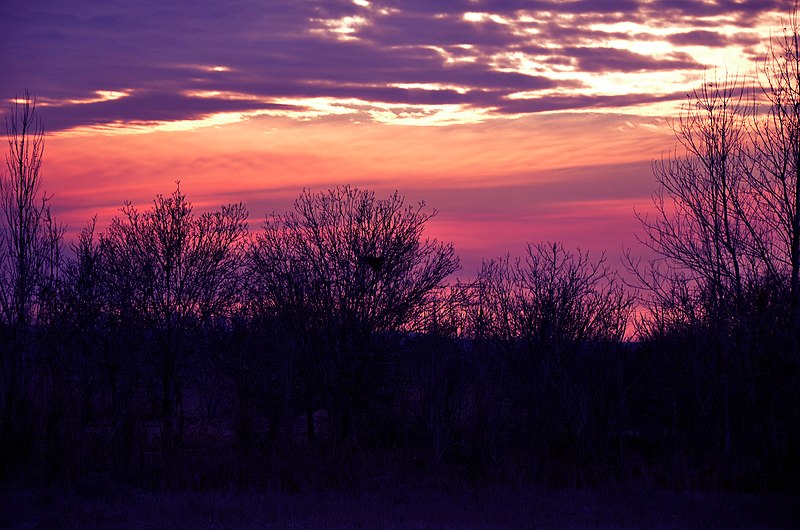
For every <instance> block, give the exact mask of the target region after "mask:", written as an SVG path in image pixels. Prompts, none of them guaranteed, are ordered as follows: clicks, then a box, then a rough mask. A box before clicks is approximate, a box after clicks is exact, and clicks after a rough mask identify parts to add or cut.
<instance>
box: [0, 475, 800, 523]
mask: <svg viewBox="0 0 800 530" xmlns="http://www.w3.org/2000/svg"><path fill="white" fill-rule="evenodd" d="M798 526H800V497H797V496H785V495H777V496H764V495H742V494H737V495H734V494H722V493H698V492H692V493H673V492H663V491H646V490H637V491H615V492H599V491H545V490H539V489H518V490H508V489H482V490H470V491H463V492H459V493H453V492H450V493H444V492H435V493H422V492H418V491H414V490H404V491H402V492H398V491H379V492H376V491H366V490H365V491H362V492H347V493H337V492H327V493H320V494H284V493H267V494H255V493H248V494H242V493H235V492H220V493H173V494H170V493H153V492H143V491H141V490H134V489H124V488H117V487H104V486H102V485H100V484H83V485H81V486H79V487H76V488H73V489H72V490H71V491H63V490H55V489H52V488H22V489H14V490H10V489H8V488H5V489H3V490H2V492H0V527H2V528H31V529H33V528H66V529H69V528H170V529H177V528H198V529H203V528H304V529H306V528H307V529H317V528H341V529H345V528H347V529H351V528H353V529H354V528H369V529H372V528H383V529H456V528H497V529H499V528H703V529H711V528H797V527H798Z"/></svg>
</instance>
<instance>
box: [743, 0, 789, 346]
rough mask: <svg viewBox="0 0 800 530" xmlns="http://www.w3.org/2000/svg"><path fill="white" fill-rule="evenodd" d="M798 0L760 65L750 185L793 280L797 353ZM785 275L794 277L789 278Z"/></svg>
mask: <svg viewBox="0 0 800 530" xmlns="http://www.w3.org/2000/svg"><path fill="white" fill-rule="evenodd" d="M798 16H799V15H798V2H795V4H794V9H793V10H792V12H791V13H790V14H789V16H788V20H787V21H786V23H785V27H784V29H783V33H782V34H780V35H778V36H775V37H773V38H772V39H771V42H770V49H769V52H768V54H767V57H766V59H765V61H764V64H763V67H762V68H761V69H760V74H761V76H760V81H761V83H760V90H759V91H757V93H756V105H755V108H756V109H762V108H765V112H762V113H761V114H760V115H756V116H755V119H754V120H753V128H752V131H753V135H752V136H753V145H754V146H755V149H754V153H753V155H754V156H753V162H754V164H753V165H754V167H753V171H751V172H750V173H749V176H750V180H749V184H750V186H751V188H752V190H753V195H754V197H755V199H756V202H757V204H758V210H757V212H758V213H759V217H758V219H759V221H760V223H761V226H762V227H763V230H762V232H761V233H762V234H763V237H762V239H763V240H764V243H763V247H764V257H765V260H766V261H767V263H768V264H769V265H770V272H771V273H772V276H773V277H777V278H778V279H779V281H778V282H776V285H787V287H788V293H787V294H788V296H789V301H790V325H789V327H790V329H791V336H792V337H793V340H792V342H793V350H794V354H795V355H797V354H798V351H797V350H798V337H797V336H798V330H800V18H798ZM783 278H786V279H788V281H786V282H785V281H783Z"/></svg>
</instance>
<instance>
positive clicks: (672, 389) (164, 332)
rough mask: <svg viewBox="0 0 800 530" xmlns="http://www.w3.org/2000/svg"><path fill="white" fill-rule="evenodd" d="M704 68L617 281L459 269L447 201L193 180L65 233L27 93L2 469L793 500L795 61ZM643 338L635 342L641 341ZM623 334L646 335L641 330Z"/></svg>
mask: <svg viewBox="0 0 800 530" xmlns="http://www.w3.org/2000/svg"><path fill="white" fill-rule="evenodd" d="M790 29H791V31H789V32H788V33H787V34H786V35H784V37H783V38H782V39H778V40H776V41H775V43H774V46H773V49H772V53H771V55H770V56H769V57H768V59H767V61H766V62H765V66H764V69H763V72H762V74H763V75H762V84H761V86H760V88H759V90H757V91H755V92H753V94H755V97H754V98H753V99H752V101H751V100H750V97H749V94H751V93H750V92H748V91H746V90H745V89H744V88H743V87H741V86H740V84H739V83H738V81H736V80H730V79H723V80H722V81H721V82H720V80H716V79H715V80H713V81H711V82H708V83H706V84H704V86H703V87H702V88H701V89H699V90H698V91H696V92H694V93H693V94H692V95H691V96H690V97H689V100H688V103H687V106H686V108H685V113H684V114H683V115H682V116H681V118H680V119H679V120H677V121H676V122H675V123H674V130H675V133H676V137H677V140H678V148H677V149H676V150H675V152H674V154H672V155H669V156H665V157H664V158H663V159H662V160H660V161H658V162H656V163H655V164H654V172H655V175H656V178H657V181H658V185H659V187H658V190H657V192H656V194H655V195H654V205H655V212H656V214H655V215H651V216H641V217H640V218H641V221H642V228H643V230H642V233H641V241H642V243H643V244H644V245H645V246H646V247H649V249H650V250H651V251H653V253H654V255H655V256H656V258H655V259H653V260H652V261H637V260H635V259H634V258H633V257H632V256H633V253H631V254H630V257H629V259H628V260H627V264H626V265H627V268H628V271H627V273H626V276H625V277H626V278H633V280H630V279H629V280H627V282H623V281H622V279H621V276H620V275H618V274H617V273H616V272H615V271H613V270H612V269H610V268H609V267H608V265H607V264H606V262H605V259H604V258H603V257H602V256H601V257H592V256H589V255H588V254H587V253H584V252H581V251H579V250H578V251H572V250H569V249H566V248H564V247H563V246H562V245H561V244H558V243H540V244H529V245H528V246H527V249H526V252H525V254H524V255H523V256H522V257H520V258H512V257H510V256H506V257H501V258H496V259H492V260H487V261H485V262H484V264H483V266H482V267H481V269H480V270H479V271H478V273H477V275H475V277H474V279H472V280H470V281H467V282H465V281H454V280H452V278H453V274H454V273H455V272H457V271H458V270H459V261H458V258H457V256H456V253H455V250H454V248H453V246H452V245H451V244H447V243H442V242H439V241H436V240H434V239H429V238H426V237H425V235H424V229H425V225H426V223H427V222H428V221H429V220H430V218H431V217H432V216H433V215H435V213H436V212H435V210H430V209H428V208H427V207H426V206H425V205H424V204H416V205H408V204H406V203H405V201H404V199H403V197H402V196H400V195H399V194H397V193H394V194H392V195H390V196H388V197H386V198H378V197H376V196H375V195H374V193H372V192H369V191H365V190H358V189H355V188H351V187H347V186H344V187H338V188H335V189H332V190H329V191H326V192H321V193H312V192H310V191H304V192H303V193H302V194H301V195H300V197H299V198H298V199H297V201H295V204H294V208H293V209H292V210H291V211H289V212H287V213H282V214H281V213H277V214H271V215H268V216H267V217H266V219H265V221H264V223H263V224H262V226H261V227H260V228H259V229H256V230H251V229H250V228H249V224H248V212H247V211H246V209H245V207H244V205H242V204H229V205H226V206H222V207H221V208H220V209H218V210H216V211H213V212H209V213H203V214H197V213H195V212H194V210H193V208H192V205H191V203H190V202H189V201H188V199H187V197H186V196H185V195H184V193H183V192H182V191H181V190H180V187H178V188H177V189H176V190H175V191H174V192H173V193H172V194H171V195H169V196H160V195H159V196H157V197H156V199H155V200H154V201H153V204H152V205H151V206H150V207H149V208H146V209H140V208H136V207H134V206H133V205H131V204H125V205H124V206H123V207H122V208H121V210H120V214H119V215H118V216H117V217H116V218H115V219H114V220H113V221H112V222H111V224H110V225H109V226H108V228H107V229H106V230H105V231H104V232H102V233H97V231H96V229H95V223H94V221H92V222H90V223H89V224H88V225H87V227H86V228H85V229H84V230H83V231H82V232H81V234H80V236H79V237H78V240H77V241H75V242H73V243H72V244H70V245H69V248H65V243H64V242H63V234H64V229H63V227H61V226H59V225H58V224H57V222H56V221H54V220H53V218H52V216H51V215H50V202H49V201H50V198H49V196H47V195H46V194H44V192H43V191H42V190H41V172H40V168H41V161H42V154H43V146H44V136H43V134H42V127H41V124H40V123H39V121H38V119H37V117H36V113H35V101H34V100H32V99H31V98H30V97H27V96H26V97H24V98H22V99H21V100H20V101H19V102H18V103H16V104H15V105H14V107H13V109H12V113H11V116H10V118H9V120H8V139H9V151H8V155H7V158H6V161H7V164H6V166H7V167H6V173H5V174H4V175H3V178H2V179H0V220H1V221H0V310H1V311H2V318H0V370H2V372H1V373H0V376H1V379H0V390H1V391H2V400H1V401H0V444H2V446H1V448H0V450H2V454H0V476H2V477H3V478H4V479H7V480H9V479H19V478H30V479H53V480H68V481H70V480H74V479H76V478H79V477H99V476H105V477H112V478H113V479H115V480H121V481H126V482H129V483H132V484H138V485H141V486H145V487H162V486H168V487H179V488H196V489H203V488H218V487H229V486H234V485H238V486H243V487H260V488H271V487H275V488H283V489H288V490H297V489H305V488H316V487H361V486H363V487H370V486H371V485H383V486H387V487H391V486H392V485H397V484H399V483H401V482H403V481H409V482H410V481H413V482H414V483H420V482H423V483H424V482H427V483H430V484H433V485H439V486H454V485H457V484H461V483H463V482H464V481H472V482H475V483H496V482H499V483H504V484H527V483H538V484H547V485H552V486H567V487H594V486H602V485H607V484H609V483H620V484H643V485H646V486H651V487H666V488H677V489H704V488H712V489H729V490H739V491H775V490H781V491H798V489H800V384H798V383H800V381H799V377H800V375H799V374H798V367H800V344H799V343H800V329H798V328H799V327H800V207H799V206H800V83H799V82H798V80H799V79H800V75H799V74H800V72H798V69H797V68H798V66H797V65H798V64H800V49H798V38H797V34H798V31H797V29H798V26H797V24H796V23H793V26H791V28H790ZM632 335H633V336H632ZM632 339H635V340H632Z"/></svg>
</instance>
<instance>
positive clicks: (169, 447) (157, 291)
mask: <svg viewBox="0 0 800 530" xmlns="http://www.w3.org/2000/svg"><path fill="white" fill-rule="evenodd" d="M121 212H122V217H116V218H115V219H114V220H113V221H112V223H111V226H110V227H109V228H108V231H107V232H106V233H105V234H104V235H103V236H102V238H101V247H102V249H103V252H104V254H105V255H104V260H105V266H106V268H107V271H106V272H107V273H108V274H109V279H108V281H109V282H110V289H111V290H112V291H115V292H119V293H125V297H124V298H123V299H120V300H118V302H119V303H121V304H124V305H129V306H130V307H131V308H132V309H133V314H132V315H131V316H132V317H134V318H135V319H137V320H136V323H137V324H138V325H141V326H142V327H143V329H144V330H145V331H146V333H147V335H148V336H149V337H150V341H151V344H152V346H151V347H150V348H149V349H148V353H149V354H150V357H149V363H148V366H149V367H150V369H151V370H152V374H153V376H154V377H155V378H156V380H157V381H158V388H159V390H158V392H159V394H158V395H159V397H160V399H161V414H160V420H161V439H162V447H163V449H164V451H165V457H166V458H171V457H172V456H173V454H172V453H173V452H174V451H175V450H176V449H179V448H180V445H181V440H182V437H183V429H184V408H183V389H184V381H183V377H184V371H185V370H186V363H187V362H188V361H189V359H190V358H191V356H192V354H193V353H194V352H195V348H196V345H195V344H194V342H193V341H194V340H195V338H196V333H197V331H198V330H199V329H200V327H201V326H202V325H203V323H204V322H207V321H209V320H210V319H214V318H217V317H219V316H224V315H225V314H226V312H227V311H229V310H230V309H231V308H232V306H233V304H235V303H236V300H237V297H238V295H239V294H240V279H241V278H240V271H239V268H240V266H241V263H242V260H241V256H242V252H243V248H244V246H243V245H244V242H245V238H246V235H247V225H246V220H247V211H246V210H245V208H244V206H243V205H242V204H241V203H240V204H228V205H225V206H222V208H221V209H220V210H217V211H214V212H209V213H204V214H201V215H199V216H196V215H194V213H193V207H192V204H191V203H190V202H189V201H188V200H187V198H186V195H185V194H183V193H182V192H181V190H180V187H178V188H177V189H176V190H175V191H174V192H173V193H172V195H171V196H169V197H164V196H161V195H159V196H157V197H156V199H155V200H154V201H153V206H152V207H151V208H150V209H149V210H145V211H139V210H138V209H136V208H135V207H134V206H132V205H131V204H130V203H127V204H126V205H125V206H124V207H123V208H122V210H121ZM114 310H117V311H125V308H124V307H119V306H118V307H116V308H115V309H114Z"/></svg>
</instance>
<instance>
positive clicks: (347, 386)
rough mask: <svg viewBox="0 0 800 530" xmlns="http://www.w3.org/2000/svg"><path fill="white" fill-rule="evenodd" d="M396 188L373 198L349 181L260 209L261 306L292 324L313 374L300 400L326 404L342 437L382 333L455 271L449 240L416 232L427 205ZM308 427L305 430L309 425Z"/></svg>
mask: <svg viewBox="0 0 800 530" xmlns="http://www.w3.org/2000/svg"><path fill="white" fill-rule="evenodd" d="M424 208H425V205H424V203H420V204H418V205H416V206H407V205H406V204H405V201H404V199H403V198H402V197H401V196H399V195H398V194H397V193H396V192H395V193H394V194H392V195H390V196H389V197H388V198H387V199H377V198H376V197H375V194H374V193H373V192H370V191H363V190H358V189H355V188H351V187H348V186H345V187H339V188H335V189H332V190H329V191H327V192H324V193H311V192H310V191H304V192H303V194H302V195H301V196H300V198H299V199H297V201H295V204H294V211H293V212H289V213H286V214H283V215H272V216H268V217H267V219H266V221H265V223H264V229H263V231H262V232H261V233H259V234H258V235H257V237H256V240H255V245H254V248H253V252H252V254H251V275H252V276H253V279H254V285H255V286H256V288H257V289H258V291H259V292H260V296H259V298H260V299H261V300H262V303H263V304H267V305H270V306H272V307H274V310H275V312H276V313H277V314H278V315H280V316H282V317H283V318H285V319H288V321H289V322H291V324H290V326H291V329H292V330H293V333H294V335H293V336H294V337H295V342H296V344H297V346H298V348H299V351H301V352H303V353H302V355H301V359H300V362H301V363H302V364H303V365H304V366H303V368H304V370H305V373H306V378H307V379H308V380H309V381H312V384H311V387H309V388H308V392H309V397H306V398H305V399H306V401H310V400H312V399H314V398H312V397H310V396H311V395H316V396H317V398H316V399H319V400H320V401H322V403H317V404H315V405H312V404H311V403H307V406H308V407H309V413H310V412H311V411H312V409H313V408H314V407H315V406H316V407H325V408H327V409H328V412H329V414H330V415H331V418H333V419H335V421H336V424H337V425H336V433H337V434H338V435H339V436H341V437H351V435H354V432H355V431H354V425H353V417H352V414H353V409H354V407H355V406H356V404H357V402H358V401H359V400H360V399H361V396H359V394H362V393H363V392H364V391H365V389H366V388H368V387H369V386H370V384H372V382H371V381H370V378H369V376H370V373H371V371H370V370H372V369H375V368H376V367H377V366H378V365H379V364H380V356H379V355H377V352H375V351H374V348H373V346H374V343H375V340H376V338H378V337H379V336H380V335H381V334H383V335H384V336H386V335H387V334H391V333H397V332H403V331H408V330H409V324H410V323H411V322H412V321H414V319H415V317H416V316H418V315H419V313H420V312H421V311H423V309H425V308H426V307H427V306H428V305H429V304H430V302H431V300H432V298H433V295H434V293H435V292H436V291H437V288H439V287H440V286H441V285H442V282H443V281H444V280H445V278H447V277H448V276H449V275H450V274H451V273H453V272H454V271H455V270H457V269H458V258H457V257H456V256H455V253H454V250H453V246H452V245H451V244H443V243H440V242H438V241H436V240H431V239H426V238H424V237H423V230H424V228H425V224H426V223H427V222H428V220H430V218H431V217H433V216H434V215H435V214H436V212H435V211H433V212H429V211H426V210H425V209H424ZM309 432H311V430H310V431H309Z"/></svg>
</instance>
